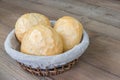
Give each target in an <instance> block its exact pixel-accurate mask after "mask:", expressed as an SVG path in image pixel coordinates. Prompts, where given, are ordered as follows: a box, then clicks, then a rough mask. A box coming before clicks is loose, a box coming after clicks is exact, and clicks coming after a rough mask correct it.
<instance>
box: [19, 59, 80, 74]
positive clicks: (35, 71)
mask: <svg viewBox="0 0 120 80" xmlns="http://www.w3.org/2000/svg"><path fill="white" fill-rule="evenodd" d="M78 59H79V58H78ZM78 59H75V60H73V61H71V62H69V63H67V64H65V65H62V66H61V67H54V68H53V69H47V68H46V69H40V68H36V69H35V68H32V67H31V66H29V67H28V66H26V65H24V64H22V63H20V62H18V63H19V64H20V66H21V67H22V68H23V69H24V70H26V71H28V72H30V73H31V74H34V75H38V76H51V75H58V74H61V73H63V72H65V71H68V70H70V69H71V68H72V67H73V65H74V64H75V63H77V62H78Z"/></svg>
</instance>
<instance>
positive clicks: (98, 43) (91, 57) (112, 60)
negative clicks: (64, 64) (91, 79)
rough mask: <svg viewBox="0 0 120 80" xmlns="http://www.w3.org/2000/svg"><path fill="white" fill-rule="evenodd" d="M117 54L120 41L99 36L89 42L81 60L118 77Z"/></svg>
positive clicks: (119, 69)
mask: <svg viewBox="0 0 120 80" xmlns="http://www.w3.org/2000/svg"><path fill="white" fill-rule="evenodd" d="M119 52H120V41H118V40H114V39H112V38H108V37H103V36H102V35H101V36H100V37H97V38H96V39H94V40H91V41H90V46H89V48H88V49H87V51H86V53H85V54H84V55H83V56H82V57H81V60H83V61H84V62H86V63H89V64H91V65H93V66H96V67H97V68H100V69H102V70H105V71H108V72H109V73H113V74H114V75H116V76H119V77H120V60H119V59H120V54H119Z"/></svg>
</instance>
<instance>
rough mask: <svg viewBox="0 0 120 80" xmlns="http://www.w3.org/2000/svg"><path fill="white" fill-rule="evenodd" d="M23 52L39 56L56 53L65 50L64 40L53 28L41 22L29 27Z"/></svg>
mask: <svg viewBox="0 0 120 80" xmlns="http://www.w3.org/2000/svg"><path fill="white" fill-rule="evenodd" d="M21 52H23V53H26V54H30V55H37V56H51V55H56V54H60V53H62V52H63V42H62V39H61V37H60V35H59V34H58V33H57V32H56V31H55V30H54V29H53V28H51V27H45V25H41V24H39V25H36V26H34V27H32V28H31V29H29V30H28V31H27V32H26V34H25V35H24V37H23V39H22V42H21Z"/></svg>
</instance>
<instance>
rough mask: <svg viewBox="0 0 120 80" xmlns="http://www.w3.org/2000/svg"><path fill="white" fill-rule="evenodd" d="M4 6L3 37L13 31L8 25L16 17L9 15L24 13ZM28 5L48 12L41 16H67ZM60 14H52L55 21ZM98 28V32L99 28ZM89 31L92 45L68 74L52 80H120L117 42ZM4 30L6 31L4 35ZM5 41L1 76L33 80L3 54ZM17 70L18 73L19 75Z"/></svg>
mask: <svg viewBox="0 0 120 80" xmlns="http://www.w3.org/2000/svg"><path fill="white" fill-rule="evenodd" d="M28 3H29V2H28ZM2 4H6V3H1V2H0V6H1V5H2ZM6 5H7V6H6V7H5V6H3V5H2V7H3V8H4V9H0V14H1V13H4V15H2V19H1V18H0V21H2V25H0V32H1V33H2V32H3V34H5V36H6V35H7V33H8V32H9V31H10V29H13V27H9V26H12V25H13V23H14V21H15V19H16V18H17V17H11V15H14V14H17V15H18V16H19V15H20V13H19V12H21V13H23V12H24V10H22V8H19V7H18V6H13V5H9V4H6ZM27 6H28V4H27ZM29 6H30V5H29ZM29 6H28V7H29ZM31 6H32V7H34V8H37V9H38V8H39V7H42V9H45V10H48V11H44V10H43V11H44V12H43V13H45V14H47V15H48V16H51V14H52V13H53V12H51V13H50V14H49V13H48V12H49V9H50V10H52V11H54V12H55V11H58V13H59V14H60V15H62V14H63V13H65V14H69V13H66V12H62V11H61V10H54V8H53V9H52V8H46V7H45V6H36V7H35V5H33V4H32V3H31ZM32 7H29V8H27V9H29V10H30V8H32ZM44 7H45V8H44ZM11 8H12V9H11ZM23 8H24V7H23ZM25 8H26V7H25ZM16 9H20V10H16ZM27 9H25V10H27ZM42 9H39V10H35V9H33V8H32V9H31V11H32V10H35V11H39V12H41V10H42ZM11 10H12V11H11ZM60 12H61V13H60ZM59 14H55V18H58V16H59ZM69 15H72V14H69ZM15 16H16V15H15ZM74 16H75V15H74ZM4 17H5V19H4ZM53 17H54V16H53V15H52V17H51V18H53ZM75 17H78V16H75ZM7 19H8V21H7V22H6V21H5V20H7ZM79 19H80V18H79ZM9 20H10V21H9ZM85 20H87V19H86V18H85ZM90 21H91V20H90ZM90 21H89V19H88V20H87V21H86V22H85V24H88V23H89V22H90ZM11 22H12V24H11ZM95 22H96V25H97V24H98V25H97V26H99V27H100V26H101V24H103V23H100V24H99V22H97V21H95ZM95 22H94V21H93V23H94V24H93V23H91V26H92V25H93V26H96V25H95ZM9 24H10V25H9ZM6 25H7V26H8V27H7V26H6ZM1 26H2V27H1ZM86 26H87V25H86ZM105 26H106V27H107V26H108V25H106V24H103V28H104V27H105ZM88 27H89V26H88ZM111 27H112V28H114V26H111ZM6 28H7V29H6ZM98 29H100V28H98ZM107 29H109V28H107ZM114 29H115V28H114ZM90 30H92V29H89V28H87V32H88V33H89V36H90V41H91V44H90V47H89V48H88V50H87V51H86V52H85V54H84V55H83V56H82V57H81V59H80V62H79V63H78V64H77V65H76V66H75V67H74V68H73V69H72V70H70V71H69V72H66V73H63V74H61V75H58V76H55V77H54V78H55V79H59V80H60V79H61V80H80V79H84V80H120V78H119V76H120V69H119V66H120V63H119V57H120V55H119V50H120V48H119V44H120V41H119V40H115V39H114V38H112V37H108V36H105V35H102V34H105V33H102V34H101V31H102V30H101V31H100V33H98V31H96V32H93V31H90ZM4 31H6V33H5V32H4ZM113 32H114V31H113ZM109 33H110V32H109ZM110 34H111V33H110ZM3 36H4V35H3ZM116 37H117V36H116ZM118 37H119V36H118ZM4 39H5V37H0V41H1V44H0V51H1V52H2V53H1V54H0V61H1V62H0V68H1V69H2V70H1V71H0V73H1V72H2V74H6V76H7V77H10V76H11V77H10V78H13V77H15V79H18V80H19V79H20V77H21V74H22V77H23V76H24V77H23V78H22V80H26V76H27V77H29V78H27V80H32V79H33V78H32V77H33V76H31V75H30V74H28V73H26V72H24V71H22V69H20V67H19V66H18V65H17V64H16V63H15V61H13V60H12V59H11V58H10V57H8V55H7V54H6V53H5V51H4V47H3V43H4ZM101 53H102V54H101ZM6 56H7V57H6ZM3 67H4V68H3ZM6 71H9V72H8V73H7V72H6ZM17 71H19V72H20V73H19V72H17ZM16 73H17V74H16ZM28 75H29V76H28ZM16 76H17V77H16ZM34 78H35V79H38V77H34ZM13 79H14V78H13ZM20 80H21V79H20Z"/></svg>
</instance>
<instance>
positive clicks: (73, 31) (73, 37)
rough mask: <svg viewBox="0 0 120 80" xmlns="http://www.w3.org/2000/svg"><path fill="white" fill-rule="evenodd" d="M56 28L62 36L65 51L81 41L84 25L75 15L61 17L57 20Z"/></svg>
mask: <svg viewBox="0 0 120 80" xmlns="http://www.w3.org/2000/svg"><path fill="white" fill-rule="evenodd" d="M54 29H55V30H56V31H57V32H58V33H59V34H60V36H61V37H62V40H63V48H64V51H67V50H69V49H71V48H73V47H74V46H75V45H77V44H78V43H79V42H80V41H81V38H82V33H83V26H82V24H81V23H80V22H79V21H78V20H76V19H75V18H73V17H70V16H64V17H62V18H60V19H59V20H57V21H56V23H55V26H54Z"/></svg>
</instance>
